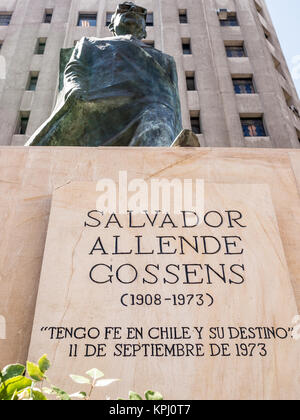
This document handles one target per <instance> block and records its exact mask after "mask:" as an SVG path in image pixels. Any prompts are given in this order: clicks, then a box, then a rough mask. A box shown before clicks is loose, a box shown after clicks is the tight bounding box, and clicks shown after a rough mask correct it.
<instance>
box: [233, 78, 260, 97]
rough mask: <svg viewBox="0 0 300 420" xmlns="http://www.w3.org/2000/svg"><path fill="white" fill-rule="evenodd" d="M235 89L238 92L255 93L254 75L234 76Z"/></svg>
mask: <svg viewBox="0 0 300 420" xmlns="http://www.w3.org/2000/svg"><path fill="white" fill-rule="evenodd" d="M232 82H233V86H234V91H235V93H237V94H243V93H246V94H251V93H255V87H254V83H253V79H252V77H245V78H238V79H237V78H234V79H232Z"/></svg>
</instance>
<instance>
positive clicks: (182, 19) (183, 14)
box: [179, 9, 188, 23]
mask: <svg viewBox="0 0 300 420" xmlns="http://www.w3.org/2000/svg"><path fill="white" fill-rule="evenodd" d="M179 22H180V23H188V17H187V11H186V9H180V10H179Z"/></svg>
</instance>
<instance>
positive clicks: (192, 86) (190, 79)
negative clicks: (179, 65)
mask: <svg viewBox="0 0 300 420" xmlns="http://www.w3.org/2000/svg"><path fill="white" fill-rule="evenodd" d="M185 80H186V88H187V90H196V83H195V74H194V73H190V72H187V73H186V74H185Z"/></svg>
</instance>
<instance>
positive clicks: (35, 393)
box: [32, 389, 47, 401]
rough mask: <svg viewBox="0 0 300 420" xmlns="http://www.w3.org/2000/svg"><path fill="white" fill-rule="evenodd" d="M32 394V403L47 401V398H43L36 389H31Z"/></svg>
mask: <svg viewBox="0 0 300 420" xmlns="http://www.w3.org/2000/svg"><path fill="white" fill-rule="evenodd" d="M32 394H33V400H34V401H47V398H46V397H45V395H44V394H43V393H42V392H41V391H39V390H37V389H33V391H32Z"/></svg>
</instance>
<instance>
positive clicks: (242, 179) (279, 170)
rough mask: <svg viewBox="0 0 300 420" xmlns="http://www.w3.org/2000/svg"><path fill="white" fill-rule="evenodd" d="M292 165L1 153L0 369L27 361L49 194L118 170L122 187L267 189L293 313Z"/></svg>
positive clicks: (63, 151) (213, 158) (286, 159)
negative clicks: (1, 335) (200, 182)
mask: <svg viewBox="0 0 300 420" xmlns="http://www.w3.org/2000/svg"><path fill="white" fill-rule="evenodd" d="M299 162H300V151H299V152H298V151H290V150H288V149H284V150H271V149H269V150H266V149H251V150H249V149H234V148H232V149H222V148H218V149H211V148H203V149H199V148H186V149H184V148H183V149H181V148H180V149H179V148H178V149H177V148H174V149H165V148H161V149H159V148H153V149H152V148H147V149H144V148H132V149H127V148H126V150H125V149H122V148H94V149H93V148H89V149H85V148H71V147H70V148H68V147H65V148H39V147H36V148H24V147H1V148H0V191H1V194H0V211H1V216H2V217H1V221H2V223H1V225H0V226H1V227H0V231H1V238H2V241H1V244H0V281H1V283H0V290H1V298H2V299H1V304H0V315H1V316H4V317H5V320H6V335H7V339H6V340H1V341H0V346H1V351H0V364H1V365H5V364H7V363H11V362H14V361H20V362H23V361H24V360H25V359H26V357H27V354H28V347H29V342H30V334H31V329H32V323H33V318H34V310H35V304H36V296H37V292H38V285H39V279H40V272H41V266H42V259H43V253H44V246H45V240H46V233H47V226H48V219H49V213H50V206H51V197H52V193H53V192H54V191H57V190H59V188H60V187H62V186H64V185H67V184H69V183H71V182H78V181H85V182H96V181H97V180H98V179H99V178H100V177H110V178H116V177H117V175H118V171H119V170H127V171H128V177H129V179H132V178H137V177H138V178H143V179H146V180H147V179H148V180H150V179H151V178H154V177H156V178H157V177H166V178H168V179H172V178H174V177H181V176H182V177H185V178H203V179H204V180H205V182H206V183H207V184H210V183H212V184H229V185H232V186H234V185H235V184H238V185H243V184H245V185H246V184H247V185H249V184H256V185H258V184H266V185H268V186H269V190H270V193H271V199H272V203H273V207H274V211H275V215H276V219H277V223H278V230H279V234H280V238H281V243H282V246H283V251H282V253H283V254H284V259H283V260H282V261H286V263H287V268H286V270H287V271H288V273H289V279H290V282H291V285H292V290H293V293H294V296H295V301H296V303H297V306H298V311H299V307H300V259H299V251H298V250H299V238H300V199H299V183H300V181H299V179H300V175H299V172H300V171H299V166H300V164H299ZM263 188H265V187H263ZM260 207H261V204H260V203H257V211H258V214H260ZM262 217H264V216H262ZM273 233H274V235H275V236H276V237H277V236H278V235H277V234H276V229H275V231H274V232H273ZM279 243H280V242H279ZM276 249H277V245H276ZM279 249H280V253H281V245H279ZM284 264H285V263H284ZM262 281H263V280H262ZM270 293H274V291H273V290H272V292H270ZM290 308H292V311H291V312H295V310H294V307H293V304H292V305H291V306H289V305H288V307H287V315H288V317H289V316H290V315H291V314H290ZM280 309H283V307H281V308H280ZM274 363H275V360H274ZM74 373H76V372H74ZM78 373H79V372H78ZM106 373H107V374H110V372H106ZM120 376H122V377H123V376H124V375H120ZM298 394H299V393H298Z"/></svg>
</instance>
